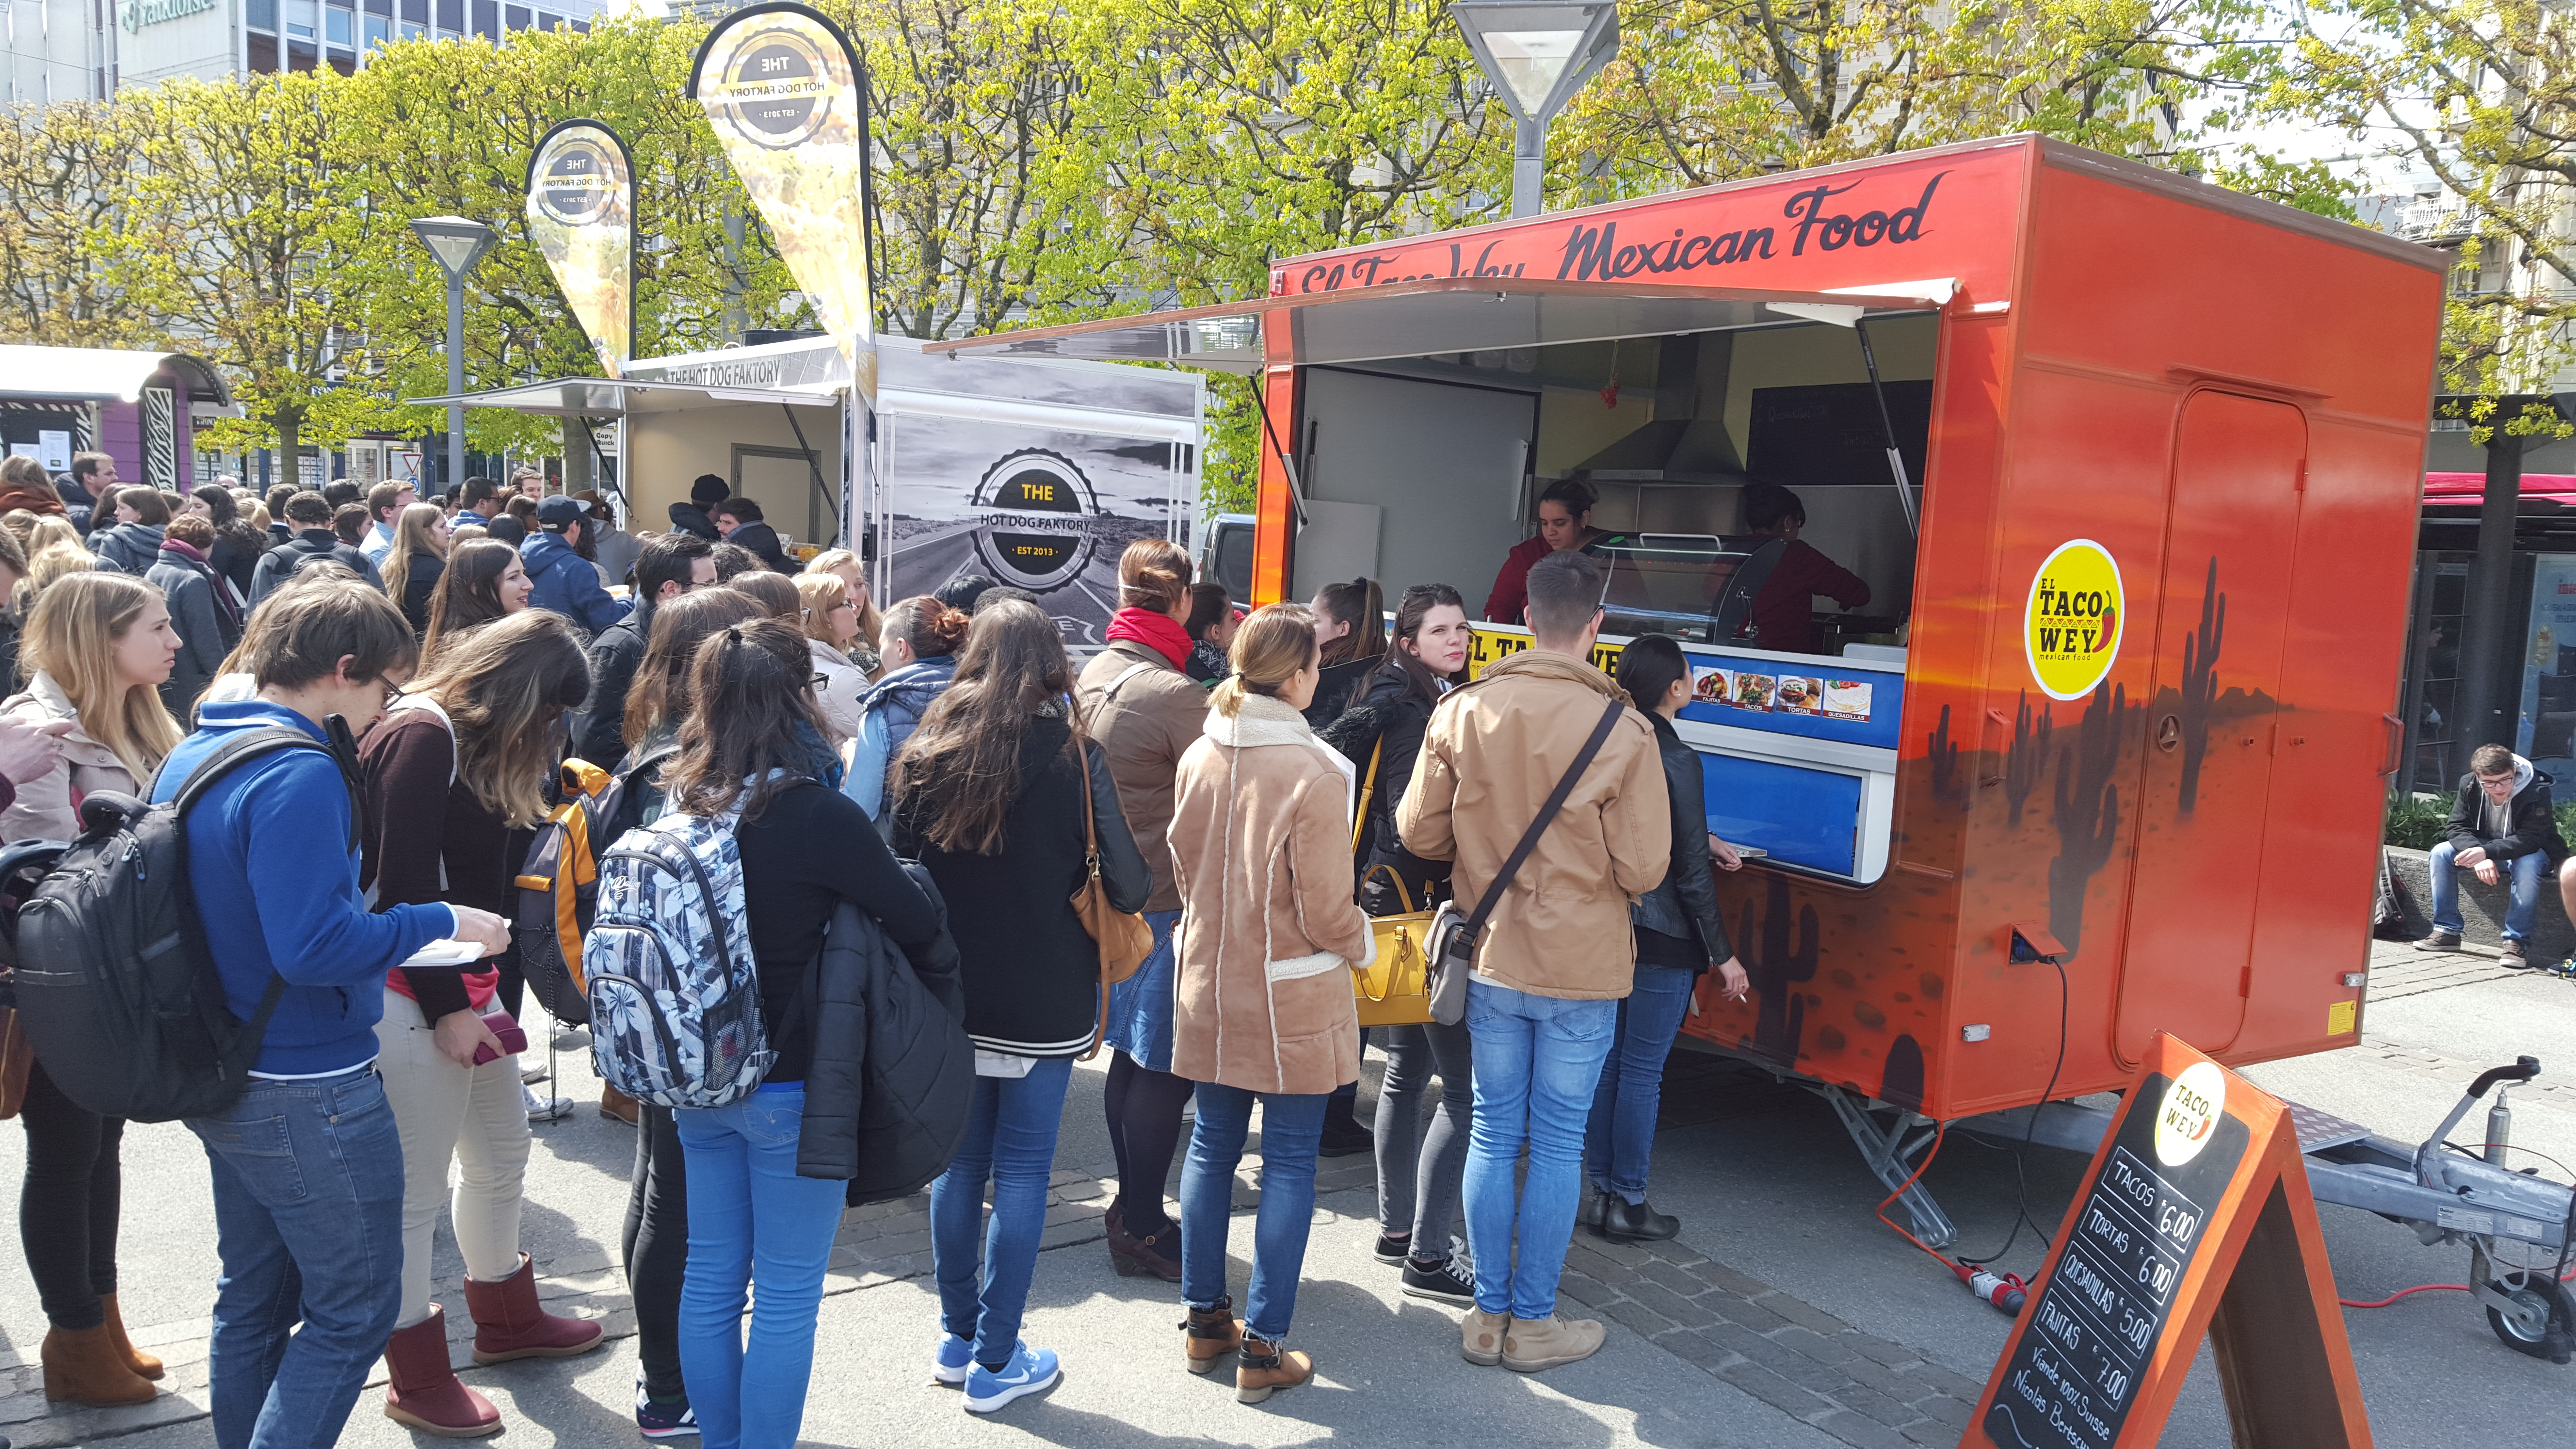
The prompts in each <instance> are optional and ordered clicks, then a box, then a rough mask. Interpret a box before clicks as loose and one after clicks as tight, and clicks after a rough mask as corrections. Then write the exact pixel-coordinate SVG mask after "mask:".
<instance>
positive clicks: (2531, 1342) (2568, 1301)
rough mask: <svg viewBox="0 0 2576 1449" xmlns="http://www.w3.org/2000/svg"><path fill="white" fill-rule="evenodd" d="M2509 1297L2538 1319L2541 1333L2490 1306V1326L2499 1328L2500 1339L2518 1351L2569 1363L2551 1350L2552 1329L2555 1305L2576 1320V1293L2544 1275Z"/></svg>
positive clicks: (2508, 1346)
mask: <svg viewBox="0 0 2576 1449" xmlns="http://www.w3.org/2000/svg"><path fill="white" fill-rule="evenodd" d="M2505 1296H2507V1297H2509V1298H2511V1299H2512V1300H2513V1301H2514V1306H2515V1307H2517V1308H2521V1309H2523V1310H2525V1311H2526V1312H2528V1313H2529V1314H2531V1315H2532V1316H2533V1317H2535V1318H2538V1319H2539V1320H2540V1324H2541V1327H2540V1331H2539V1332H2536V1333H2535V1332H2527V1331H2526V1330H2525V1329H2524V1328H2523V1327H2522V1325H2521V1324H2519V1323H2516V1322H2515V1321H2514V1320H2513V1319H2510V1318H2507V1317H2506V1316H2505V1315H2504V1313H2503V1311H2502V1310H2500V1309H2495V1308H2490V1309H2488V1310H2487V1327H2489V1328H2491V1329H2494V1330H2495V1336H2496V1338H2497V1340H2498V1341H2499V1342H2501V1343H2503V1344H2504V1346H2505V1347H2507V1348H2509V1349H2512V1350H2513V1351H2514V1352H2516V1353H2523V1354H2529V1355H2530V1356H2532V1357H2533V1358H2550V1359H2556V1361H2557V1362H2560V1363H2564V1362H2566V1360H2565V1359H2563V1358H2557V1355H2556V1354H2555V1353H2553V1352H2552V1349H2551V1344H2550V1341H2549V1332H2548V1328H2549V1321H2550V1313H2551V1309H2552V1307H2553V1305H2554V1306H2555V1308H2556V1310H2557V1311H2558V1312H2561V1313H2566V1314H2570V1315H2571V1319H2570V1320H2568V1321H2576V1294H2570V1293H2569V1291H2568V1288H2567V1285H2566V1284H2564V1283H2561V1282H2558V1281H2557V1280H2556V1279H2553V1278H2550V1277H2548V1276H2547V1275H2546V1274H2543V1275H2541V1276H2538V1277H2535V1278H2533V1279H2532V1280H2531V1281H2530V1282H2529V1283H2527V1284H2525V1285H2524V1286H2522V1287H2520V1288H2516V1289H2514V1290H2513V1291H2512V1292H2510V1293H2508V1294H2506V1295H2505ZM2559 1352H2564V1350H2563V1349H2562V1350H2559Z"/></svg>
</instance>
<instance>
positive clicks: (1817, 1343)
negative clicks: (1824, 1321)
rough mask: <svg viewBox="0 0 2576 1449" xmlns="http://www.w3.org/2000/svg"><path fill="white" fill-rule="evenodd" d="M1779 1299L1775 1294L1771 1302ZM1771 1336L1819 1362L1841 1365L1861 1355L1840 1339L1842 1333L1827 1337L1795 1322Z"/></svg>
mask: <svg viewBox="0 0 2576 1449" xmlns="http://www.w3.org/2000/svg"><path fill="white" fill-rule="evenodd" d="M1778 1301H1779V1300H1778V1295H1776V1294H1775V1295H1773V1297H1772V1299H1771V1302H1773V1303H1777V1302H1778ZM1770 1337H1771V1341H1772V1342H1773V1343H1781V1344H1786V1345H1788V1346H1789V1347H1791V1348H1794V1349H1796V1350H1797V1351H1798V1352H1800V1353H1803V1354H1805V1355H1806V1356H1807V1357H1809V1358H1811V1359H1814V1360H1815V1361H1816V1362H1818V1363H1829V1364H1833V1365H1835V1366H1836V1367H1840V1366H1842V1365H1844V1364H1847V1363H1850V1362H1852V1361H1853V1360H1854V1359H1857V1358H1859V1357H1860V1355H1859V1354H1856V1353H1854V1352H1852V1351H1851V1350H1850V1349H1849V1348H1847V1347H1845V1346H1844V1345H1843V1344H1842V1343H1841V1342H1840V1341H1839V1339H1840V1335H1837V1336H1836V1337H1834V1338H1827V1337H1825V1336H1824V1335H1823V1334H1821V1333H1810V1332H1808V1331H1807V1330H1806V1329H1803V1328H1800V1327H1798V1326H1797V1325H1796V1324H1794V1323H1793V1324H1791V1325H1790V1326H1788V1327H1787V1328H1784V1329H1781V1330H1780V1331H1779V1332H1777V1333H1774V1334H1772V1335H1771V1336H1770Z"/></svg>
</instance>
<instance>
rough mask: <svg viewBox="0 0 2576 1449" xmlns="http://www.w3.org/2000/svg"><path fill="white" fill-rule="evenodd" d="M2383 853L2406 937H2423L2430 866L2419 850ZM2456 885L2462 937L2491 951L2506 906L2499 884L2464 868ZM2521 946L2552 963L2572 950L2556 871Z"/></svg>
mask: <svg viewBox="0 0 2576 1449" xmlns="http://www.w3.org/2000/svg"><path fill="white" fill-rule="evenodd" d="M2383 848H2384V849H2385V850H2386V851H2387V852H2388V868H2389V869H2390V870H2391V871H2392V872H2394V873H2395V874H2396V876H2397V899H2398V903H2399V904H2400V905H2402V906H2404V907H2405V908H2406V925H2407V929H2408V932H2409V934H2410V935H2413V936H2422V935H2423V934H2425V933H2426V932H2428V931H2430V930H2432V929H2433V877H2432V866H2431V864H2430V862H2429V861H2428V859H2427V858H2426V856H2425V854H2424V852H2423V851H2420V850H2408V849H2406V848H2404V847H2403V846H2396V845H2391V846H2386V847H2383ZM2454 875H2455V877H2456V878H2457V880H2458V881H2459V885H2460V920H2461V924H2462V926H2463V927H2464V929H2463V930H2462V931H2461V936H2462V937H2463V938H2464V939H2465V940H2467V942H2468V943H2469V944H2470V945H2472V946H2480V947H2484V948H2485V949H2487V950H2490V951H2492V950H2495V949H2496V948H2497V947H2499V946H2502V945H2503V944H2504V913H2505V907H2506V906H2507V904H2509V901H2508V896H2507V892H2506V889H2505V885H2504V883H2503V882H2501V881H2499V882H2498V883H2497V884H2495V885H2484V884H2481V883H2480V882H2479V880H2478V878H2477V877H2476V876H2475V875H2472V874H2470V873H2469V872H2467V871H2465V870H2463V871H2457V872H2454ZM2523 949H2524V950H2525V951H2527V952H2528V953H2529V954H2530V956H2531V959H2532V960H2534V961H2547V962H2555V961H2562V960H2565V959H2566V958H2567V955H2568V953H2569V952H2571V951H2576V925H2570V924H2569V923H2568V920H2567V908H2566V906H2565V904H2564V903H2563V902H2561V901H2560V900H2559V898H2558V876H2557V874H2556V872H2550V873H2547V874H2544V875H2543V876H2542V877H2541V880H2540V910H2539V913H2538V914H2537V915H2536V916H2534V917H2533V918H2532V922H2531V939H2530V940H2529V941H2528V942H2527V943H2525V945H2524V947H2523Z"/></svg>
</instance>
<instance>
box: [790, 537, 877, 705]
mask: <svg viewBox="0 0 2576 1449" xmlns="http://www.w3.org/2000/svg"><path fill="white" fill-rule="evenodd" d="M796 594H797V597H798V598H799V599H800V600H802V601H803V604H804V624H805V646H806V648H808V649H810V650H811V651H813V655H814V702H815V703H816V704H818V705H820V706H822V710H823V722H824V723H825V724H828V725H830V726H831V727H832V731H831V732H832V738H833V740H834V741H835V742H836V743H837V742H838V741H841V740H846V739H850V738H852V737H853V736H855V735H857V734H858V732H859V701H860V700H862V699H864V698H866V697H867V692H868V677H867V676H866V675H865V674H862V673H860V672H859V667H858V666H857V665H856V664H853V663H851V662H850V651H851V650H852V649H854V648H856V647H857V644H858V638H859V606H858V602H857V601H856V600H855V599H853V598H851V597H850V594H851V590H850V586H849V585H848V584H846V583H843V582H842V581H841V579H840V577H839V576H838V575H836V574H814V573H808V574H801V575H799V576H798V577H797V579H796Z"/></svg>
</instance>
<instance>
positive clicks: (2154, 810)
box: [2117, 391, 2307, 1061]
mask: <svg viewBox="0 0 2576 1449" xmlns="http://www.w3.org/2000/svg"><path fill="white" fill-rule="evenodd" d="M2178 433H2179V436H2178V438H2177V441H2176V445H2175V449H2174V463H2173V485H2172V491H2171V495H2170V497H2169V500H2168V504H2167V508H2168V513H2167V523H2166V545H2165V555H2164V564H2163V568H2164V574H2163V578H2162V580H2161V581H2160V586H2159V590H2158V597H2159V598H2160V599H2161V600H2162V603H2161V605H2160V606H2159V610H2158V614H2157V618H2156V631H2155V634H2154V636H2153V637H2154V640H2155V672H2154V674H2153V676H2152V678H2151V680H2150V682H2149V684H2148V690H2147V701H2148V704H2147V719H2146V736H2147V738H2146V767H2145V772H2144V778H2143V780H2142V781H2141V786H2142V788H2141V790H2140V793H2139V796H2138V799H2139V809H2140V812H2141V814H2140V822H2139V833H2138V849H2137V855H2136V858H2135V861H2134V864H2133V866H2132V868H2131V872H2130V878H2129V901H2128V925H2127V930H2126V934H2125V939H2124V941H2123V948H2122V955H2121V965H2120V1008H2119V1020H2118V1027H2117V1032H2118V1043H2117V1045H2118V1048H2119V1054H2120V1056H2121V1057H2122V1059H2124V1060H2127V1061H2137V1060H2140V1059H2141V1058H2143V1057H2144V1056H2145V1055H2146V1051H2147V1046H2148V1044H2149V1042H2151V1041H2152V1040H2153V1039H2154V1036H2155V1034H2156V1033H2157V1032H2158V1031H2170V1032H2172V1033H2174V1034H2175V1035H2177V1036H2179V1037H2181V1038H2182V1039H2183V1040H2185V1041H2188V1042H2190V1043H2191V1044H2192V1045H2193V1046H2196V1047H2198V1048H2200V1049H2201V1050H2203V1051H2213V1052H2214V1051H2217V1050H2219V1049H2220V1048H2222V1047H2225V1046H2226V1045H2227V1044H2228V1043H2230V1042H2232V1041H2234V1040H2235V1039H2236V1033H2237V1029H2238V1028H2239V1027H2240V1026H2241V1025H2242V1024H2243V1022H2244V1019H2245V1001H2246V995H2247V992H2248V988H2249V986H2250V977H2249V972H2250V970H2251V967H2252V942H2253V934H2254V913H2255V896H2256V884H2257V882H2258V881H2259V880H2260V878H2261V874H2262V870H2261V867H2262V858H2263V828H2264V818H2265V815H2266V813H2267V810H2268V806H2269V799H2268V796H2269V793H2270V788H2271V777H2272V754H2273V750H2274V749H2275V748H2276V745H2277V741H2276V740H2275V738H2274V736H2275V733H2276V729H2275V721H2274V714H2275V711H2276V710H2277V709H2278V708H2279V707H2280V701H2279V698H2278V695H2279V691H2280V680H2281V650H2282V647H2283V643H2284V640H2285V637H2286V633H2287V627H2288V612H2289V599H2290V572H2291V563H2292V559H2291V554H2292V549H2293V543H2294V541H2295V540H2296V539H2297V537H2298V525H2299V502H2300V487H2301V478H2302V474H2303V471H2304V469H2305V467H2306V460H2307V422H2306V419H2305V418H2304V417H2302V416H2301V415H2300V413H2299V411H2298V409H2296V408H2293V407H2290V406H2287V405H2285V404H2282V403H2276V402H2265V401H2260V400H2258V399H2255V398H2250V397H2243V396H2239V395H2237V394H2234V393H2223V392H2208V391H2203V392H2195V393H2193V394H2191V395H2190V396H2189V397H2188V398H2186V399H2185V401H2184V403H2183V409H2182V419H2181V427H2180V429H2179V430H2178ZM2284 808H2293V809H2294V808H2296V802H2295V801H2292V802H2285V805H2284Z"/></svg>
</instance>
